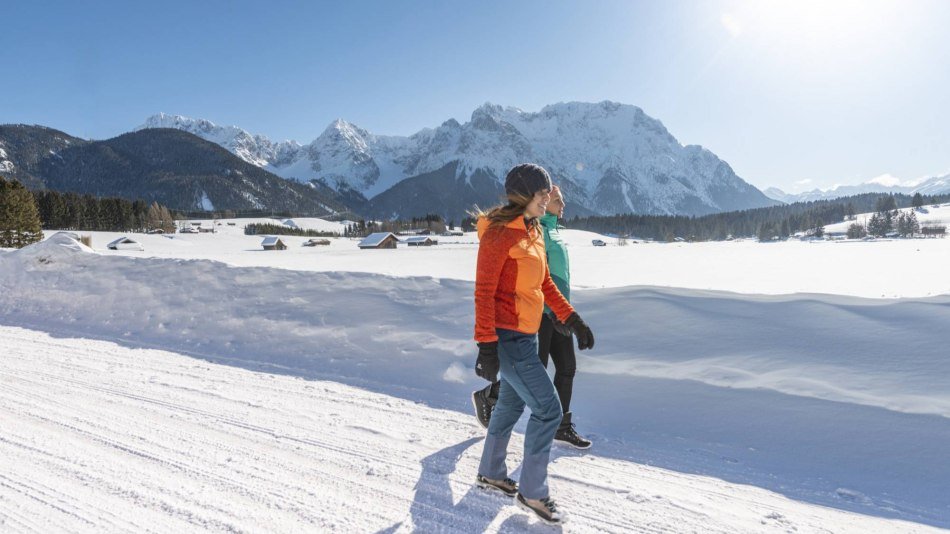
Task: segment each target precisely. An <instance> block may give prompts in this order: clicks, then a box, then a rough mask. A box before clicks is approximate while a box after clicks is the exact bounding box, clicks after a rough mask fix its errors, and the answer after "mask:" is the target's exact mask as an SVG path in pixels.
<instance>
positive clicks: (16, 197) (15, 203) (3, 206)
mask: <svg viewBox="0 0 950 534" xmlns="http://www.w3.org/2000/svg"><path fill="white" fill-rule="evenodd" d="M42 239H43V230H42V224H41V222H40V216H39V210H38V209H37V207H36V200H35V199H34V198H33V194H32V193H30V191H29V190H28V189H27V188H26V187H24V186H23V184H21V183H20V182H18V181H16V180H11V181H7V180H5V179H3V178H2V177H0V247H13V248H23V247H25V246H27V245H30V244H32V243H36V242H37V241H42Z"/></svg>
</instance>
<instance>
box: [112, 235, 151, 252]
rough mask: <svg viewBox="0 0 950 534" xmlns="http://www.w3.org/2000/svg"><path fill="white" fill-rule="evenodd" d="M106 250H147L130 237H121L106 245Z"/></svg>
mask: <svg viewBox="0 0 950 534" xmlns="http://www.w3.org/2000/svg"><path fill="white" fill-rule="evenodd" d="M106 248H108V249H110V250H138V251H143V250H145V247H143V246H142V244H141V243H139V242H138V241H136V240H134V239H132V238H130V237H120V238H119V239H116V240H115V241H113V242H111V243H109V244H108V245H106Z"/></svg>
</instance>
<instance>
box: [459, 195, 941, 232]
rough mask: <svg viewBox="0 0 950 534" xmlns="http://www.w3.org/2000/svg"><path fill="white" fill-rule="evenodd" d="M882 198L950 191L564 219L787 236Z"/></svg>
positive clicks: (615, 226)
mask: <svg viewBox="0 0 950 534" xmlns="http://www.w3.org/2000/svg"><path fill="white" fill-rule="evenodd" d="M915 197H919V198H916V199H915ZM882 199H889V200H883V201H884V202H886V203H888V205H890V203H891V202H893V205H894V206H895V208H894V209H897V208H902V207H909V206H911V205H913V204H915V203H916V202H919V203H920V205H924V204H937V203H941V202H947V201H948V200H950V195H933V196H928V195H920V194H919V193H918V194H917V195H915V196H914V197H911V196H909V195H904V194H884V193H866V194H862V195H856V196H852V197H846V198H841V199H831V200H816V201H810V202H796V203H794V204H785V205H780V206H769V207H765V208H756V209H750V210H742V211H731V212H726V213H715V214H710V215H702V216H692V217H687V216H677V215H632V214H626V215H610V216H592V217H573V218H570V219H567V220H565V221H564V225H565V226H566V227H568V228H572V229H576V230H588V231H592V232H597V233H601V234H616V235H619V236H636V237H640V238H643V239H654V240H658V241H672V240H674V239H676V238H682V239H687V240H693V241H715V240H723V239H728V238H730V237H758V238H759V239H760V240H763V241H765V240H771V239H784V238H787V237H789V236H791V235H793V234H795V233H798V232H809V231H811V232H814V231H815V230H817V229H818V228H822V229H823V228H824V226H825V225H826V224H832V223H837V222H841V221H846V220H854V217H855V215H856V214H857V213H868V212H872V211H874V212H877V211H878V209H879V203H880V202H881V201H882ZM568 209H570V206H568ZM888 211H891V210H888ZM894 216H895V217H896V214H895V215H894ZM465 222H466V221H463V226H465V224H464V223H465Z"/></svg>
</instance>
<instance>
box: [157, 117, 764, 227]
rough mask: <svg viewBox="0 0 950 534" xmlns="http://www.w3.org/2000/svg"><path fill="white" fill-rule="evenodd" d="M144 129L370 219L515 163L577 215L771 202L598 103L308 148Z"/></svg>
mask: <svg viewBox="0 0 950 534" xmlns="http://www.w3.org/2000/svg"><path fill="white" fill-rule="evenodd" d="M148 127H171V128H179V129H183V130H186V131H189V132H191V133H194V134H196V135H198V136H201V137H203V138H205V139H207V140H210V141H213V142H215V143H218V144H220V145H221V146H224V147H225V148H227V149H228V150H231V151H232V152H233V153H235V154H236V155H238V156H239V157H241V158H244V159H245V160H246V161H248V162H250V163H254V164H255V165H261V166H263V167H265V168H266V169H267V170H270V171H272V172H274V173H275V174H278V175H280V176H283V177H285V178H295V179H297V180H300V181H303V182H308V181H311V180H323V181H325V182H326V183H328V184H330V185H331V186H333V187H335V188H336V189H337V190H338V191H341V192H354V191H355V192H358V193H360V194H361V195H362V196H363V197H365V198H366V199H369V202H368V204H367V207H368V210H369V211H370V212H374V211H375V212H376V214H377V215H380V216H391V215H414V214H419V213H426V212H433V211H443V212H444V211H445V209H444V206H443V205H442V204H441V203H440V202H441V199H442V198H444V197H446V196H447V194H449V193H450V194H449V195H448V196H452V197H453V198H457V197H459V196H461V197H462V198H461V200H462V201H463V203H464V201H467V200H482V199H484V198H485V197H486V196H488V197H490V198H493V199H494V198H497V194H498V192H499V190H500V181H501V180H502V179H503V178H504V176H505V173H506V172H507V170H508V169H509V168H511V167H512V166H513V165H516V164H518V163H523V162H526V161H533V162H537V163H540V164H541V165H544V166H545V167H546V168H547V169H548V170H549V171H551V172H552V174H553V175H554V177H555V179H556V180H557V181H558V182H559V183H561V184H562V186H563V188H564V190H565V191H566V192H567V194H568V195H569V201H571V202H573V203H574V205H575V207H577V206H579V207H580V208H581V209H579V210H578V211H579V212H585V213H587V212H589V213H600V214H615V213H642V214H701V213H710V212H718V211H729V210H734V209H745V208H754V207H760V206H767V205H770V204H773V203H774V201H773V200H771V199H769V198H768V197H766V196H765V195H763V194H762V193H761V192H760V191H759V190H758V189H756V188H755V187H753V186H751V185H749V184H748V183H746V182H745V181H743V180H742V179H741V178H739V177H738V176H736V174H735V173H734V172H733V170H732V168H731V167H729V165H728V164H727V163H726V162H724V161H722V160H721V159H719V158H718V157H717V156H716V155H715V154H713V153H712V152H710V151H708V150H706V149H704V148H702V147H700V146H695V145H688V146H683V145H681V144H680V143H679V142H678V141H677V140H676V138H674V137H673V136H672V135H671V134H670V133H669V132H668V131H667V130H666V128H665V127H664V126H663V124H662V123H661V122H660V121H658V120H656V119H653V118H651V117H649V116H648V115H646V114H645V113H644V112H643V110H641V109H640V108H637V107H635V106H630V105H624V104H618V103H614V102H608V101H605V102H600V103H596V104H593V103H581V102H571V103H560V104H554V105H550V106H546V107H544V108H543V109H542V110H541V111H539V112H537V113H530V112H525V111H522V110H520V109H517V108H513V107H501V106H497V105H493V104H490V103H488V104H485V105H483V106H481V107H479V108H478V109H476V110H475V111H474V112H473V113H472V117H471V120H470V121H469V122H466V123H464V124H460V123H459V122H458V121H456V120H454V119H449V120H447V121H445V122H444V123H442V124H441V125H440V126H438V127H437V128H434V129H430V128H426V129H423V130H421V131H419V132H417V133H415V134H413V135H410V136H408V137H401V136H383V135H376V134H373V133H370V132H368V131H366V130H364V129H362V128H360V127H358V126H356V125H353V124H350V123H348V122H346V121H343V120H336V121H334V122H333V123H332V124H330V125H329V126H328V127H327V128H326V129H325V130H324V131H323V133H322V134H320V136H319V137H318V138H317V139H315V140H314V141H313V142H311V143H310V144H308V145H299V144H298V143H296V142H293V141H285V142H283V143H273V142H271V141H270V140H268V139H267V138H266V137H263V136H258V135H252V134H250V133H248V132H247V131H245V130H242V129H240V128H237V127H221V126H216V125H214V124H213V123H211V122H208V121H206V120H199V119H189V118H186V117H180V116H169V115H164V114H160V115H156V116H154V117H151V118H149V119H148V120H147V121H146V123H145V124H144V125H143V126H141V128H148ZM420 176H425V177H426V178H425V179H423V180H415V181H413V180H409V179H411V178H416V177H420ZM474 177H478V178H479V179H477V180H473V178H474ZM485 177H488V178H490V180H487V181H486V180H484V178H485ZM403 190H406V191H403ZM409 190H411V193H410V191H409ZM384 192H386V193H387V195H382V194H383V193H384ZM397 199H398V200H397ZM482 201H483V200H482Z"/></svg>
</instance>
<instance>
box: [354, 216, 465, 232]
mask: <svg viewBox="0 0 950 534" xmlns="http://www.w3.org/2000/svg"><path fill="white" fill-rule="evenodd" d="M454 226H455V221H450V222H449V224H448V226H446V223H445V219H443V218H442V216H441V215H438V214H435V213H427V214H425V215H423V216H422V217H413V218H411V219H408V220H404V219H397V220H393V221H366V220H363V219H360V220H358V221H356V222H354V223H352V224H348V225H346V227H345V228H344V230H343V236H344V237H366V236H368V235H369V234H372V233H374V232H392V233H394V234H398V233H401V232H414V231H424V232H428V233H432V234H441V233H442V232H445V230H446V229H447V227H454Z"/></svg>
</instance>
